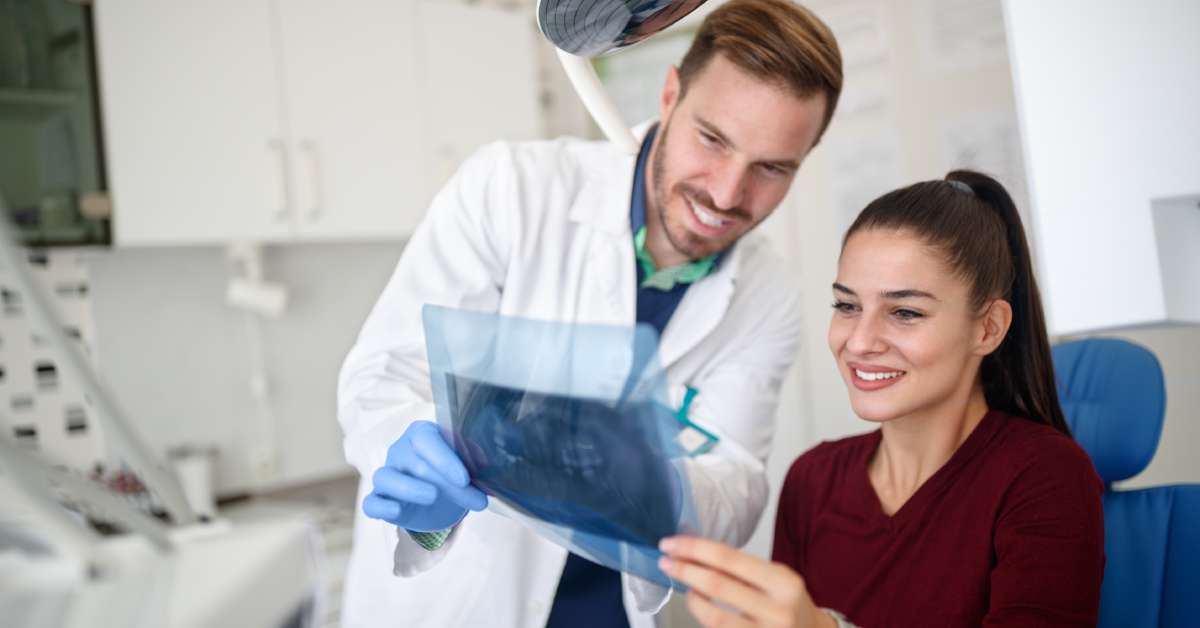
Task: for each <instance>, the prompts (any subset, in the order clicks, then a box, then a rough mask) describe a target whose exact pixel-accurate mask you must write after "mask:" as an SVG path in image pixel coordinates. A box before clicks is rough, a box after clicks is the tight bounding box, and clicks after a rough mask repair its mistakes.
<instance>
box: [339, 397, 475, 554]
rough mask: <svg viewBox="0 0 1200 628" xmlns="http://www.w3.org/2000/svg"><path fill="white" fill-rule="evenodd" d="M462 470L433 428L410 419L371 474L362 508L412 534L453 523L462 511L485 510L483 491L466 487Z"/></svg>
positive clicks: (367, 513)
mask: <svg viewBox="0 0 1200 628" xmlns="http://www.w3.org/2000/svg"><path fill="white" fill-rule="evenodd" d="M470 482H471V478H470V475H469V474H468V473H467V468H466V467H465V466H463V463H462V461H461V460H459V458H458V455H457V454H455V453H454V450H453V449H451V448H450V445H449V444H447V443H446V439H444V438H442V433H441V431H440V430H439V429H438V426H437V425H436V424H434V423H431V422H429V421H416V422H414V423H413V424H412V425H410V426H408V429H407V430H405V431H404V435H403V436H401V437H400V438H399V439H398V440H396V442H394V443H392V446H391V447H389V448H388V455H387V462H386V463H385V464H384V466H383V467H380V469H379V470H378V471H376V472H375V475H374V476H373V477H372V487H371V494H369V495H367V497H366V499H364V500H363V512H364V513H365V514H366V515H367V516H368V517H371V518H372V519H382V520H384V521H387V522H388V523H391V524H393V525H396V526H399V527H401V528H404V529H406V530H410V531H412V532H437V531H439V530H446V529H449V528H451V527H453V526H454V525H455V524H457V523H458V522H459V521H462V519H463V517H465V516H467V511H468V510H476V511H478V510H483V509H484V508H487V495H485V494H484V493H483V491H481V490H479V489H477V488H475V487H474V486H471V484H470Z"/></svg>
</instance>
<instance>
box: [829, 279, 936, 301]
mask: <svg viewBox="0 0 1200 628" xmlns="http://www.w3.org/2000/svg"><path fill="white" fill-rule="evenodd" d="M833 289H834V290H835V291H837V292H842V293H845V294H848V295H850V296H852V297H856V296H858V294H857V293H856V292H854V291H853V290H851V289H850V288H847V287H846V286H843V285H842V284H840V283H837V282H834V284H833ZM879 295H880V296H882V297H883V298H885V299H888V300H892V301H897V300H900V299H933V300H934V301H941V299H939V298H937V297H935V296H933V294H932V293H929V292H925V291H924V290H917V289H915V288H905V289H903V290H885V291H883V292H880V293H879Z"/></svg>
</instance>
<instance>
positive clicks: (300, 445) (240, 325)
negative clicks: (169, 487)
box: [88, 243, 402, 494]
mask: <svg viewBox="0 0 1200 628" xmlns="http://www.w3.org/2000/svg"><path fill="white" fill-rule="evenodd" d="M401 248H402V245H401V244H400V243H392V244H378V243H363V244H345V245H316V244H313V245H293V246H281V247H275V248H269V249H267V252H266V267H265V274H266V276H267V278H268V279H270V280H273V281H279V282H282V283H284V284H286V285H287V286H288V287H289V289H290V304H289V307H288V310H287V312H286V313H285V314H284V315H283V316H282V317H281V318H279V319H278V320H273V321H269V322H264V323H263V324H262V325H261V329H262V347H263V353H264V356H265V365H266V370H267V373H268V376H269V379H268V384H269V389H270V393H269V394H270V398H271V416H270V417H263V415H262V414H261V411H260V408H259V406H258V404H256V402H255V400H254V396H253V395H252V394H251V389H250V381H249V376H250V372H251V365H252V364H253V361H252V356H251V348H250V346H249V336H248V327H247V315H246V314H245V313H244V312H242V311H239V310H234V309H232V308H230V307H229V306H227V305H226V304H225V297H224V293H225V285H226V284H225V282H226V262H225V259H224V252H223V250H221V249H219V248H215V247H194V248H182V247H172V248H149V249H124V250H121V249H119V250H110V251H97V252H93V253H91V254H90V255H89V257H88V264H89V267H90V272H91V276H92V295H93V313H94V319H95V327H96V344H97V348H98V353H99V364H100V372H101V373H102V374H103V377H104V378H105V380H107V382H108V383H109V384H111V386H112V388H113V390H114V392H115V394H116V396H117V399H118V400H119V402H120V403H121V406H122V407H123V408H124V409H125V410H126V412H127V413H128V414H129V416H130V417H131V418H132V420H133V421H134V422H135V423H136V426H137V428H139V429H140V430H141V431H142V433H143V434H145V435H146V437H147V440H148V441H149V443H150V445H151V446H152V447H154V448H155V449H157V450H158V451H159V452H160V453H161V452H163V451H164V450H165V449H166V448H167V447H170V446H173V445H178V444H182V443H194V444H212V445H216V446H217V447H218V449H219V454H218V458H217V477H216V489H217V491H218V493H219V494H230V493H237V492H240V491H245V490H251V489H254V488H260V487H268V486H274V485H280V484H294V483H297V482H302V481H306V480H311V479H317V478H322V477H327V476H330V475H333V474H337V473H343V472H345V473H348V472H350V471H351V468H350V467H349V466H348V465H346V464H345V462H344V461H343V458H342V452H341V438H342V436H341V430H340V428H339V427H338V425H337V420H336V413H335V405H334V404H335V390H336V384H337V370H338V368H339V367H340V365H341V360H342V358H343V357H344V356H345V354H346V351H348V350H349V348H350V345H351V343H352V342H353V340H354V337H355V336H356V335H357V333H358V329H359V327H360V326H361V325H362V321H363V320H364V319H365V318H366V315H367V312H368V311H369V309H370V307H371V305H373V304H374V302H375V299H376V298H377V297H378V295H379V292H380V291H381V290H382V289H383V285H384V283H385V282H386V280H387V278H388V276H389V275H390V273H391V270H392V268H393V267H394V266H395V263H396V260H397V258H398V257H399V254H400V250H401ZM265 418H269V419H270V420H271V422H272V425H273V429H270V430H267V431H266V432H264V430H263V427H264V426H263V423H264V419H265ZM272 439H273V440H272ZM259 446H268V447H272V448H273V449H274V450H275V452H276V453H277V454H278V457H277V459H276V463H277V473H276V474H274V477H273V478H259V477H257V476H256V475H255V473H253V470H252V469H251V460H252V456H254V455H255V451H254V449H255V448H256V447H259Z"/></svg>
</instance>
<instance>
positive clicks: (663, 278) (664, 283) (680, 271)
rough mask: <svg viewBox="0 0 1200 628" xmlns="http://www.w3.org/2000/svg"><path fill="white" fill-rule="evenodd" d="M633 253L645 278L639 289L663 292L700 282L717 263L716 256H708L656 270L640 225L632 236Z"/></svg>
mask: <svg viewBox="0 0 1200 628" xmlns="http://www.w3.org/2000/svg"><path fill="white" fill-rule="evenodd" d="M633 251H634V254H635V255H636V256H637V259H638V262H639V263H640V264H641V265H642V274H643V275H644V276H645V277H646V278H645V279H643V280H642V285H641V287H643V288H654V289H656V290H662V291H663V292H667V291H669V290H671V289H672V288H674V287H675V286H676V285H678V284H689V283H695V282H697V281H700V280H701V279H703V278H704V277H706V276H707V275H708V273H710V272H712V268H713V264H714V263H716V261H717V256H716V255H709V256H708V257H705V258H702V259H698V260H696V261H694V262H688V263H686V264H679V265H678V266H672V267H670V268H664V269H662V270H656V269H655V268H654V258H652V257H650V252H649V251H647V250H646V225H642V226H641V228H640V229H638V230H637V233H635V234H633Z"/></svg>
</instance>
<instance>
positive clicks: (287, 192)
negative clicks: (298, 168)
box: [267, 137, 292, 222]
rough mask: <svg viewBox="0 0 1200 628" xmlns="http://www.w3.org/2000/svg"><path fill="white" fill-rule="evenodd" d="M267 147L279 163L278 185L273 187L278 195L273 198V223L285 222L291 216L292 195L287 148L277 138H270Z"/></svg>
mask: <svg viewBox="0 0 1200 628" xmlns="http://www.w3.org/2000/svg"><path fill="white" fill-rule="evenodd" d="M267 146H268V147H269V148H270V149H271V150H272V151H273V152H274V153H275V156H276V159H278V163H279V185H277V186H276V187H275V190H276V192H277V193H278V194H277V196H276V197H275V221H276V222H286V221H287V220H289V219H290V218H291V215H292V194H291V188H290V187H289V186H288V178H289V177H288V170H289V169H290V165H291V164H289V163H288V154H287V147H286V146H284V144H283V140H281V139H279V138H277V137H276V138H271V139H270V140H269V141H267Z"/></svg>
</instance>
